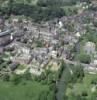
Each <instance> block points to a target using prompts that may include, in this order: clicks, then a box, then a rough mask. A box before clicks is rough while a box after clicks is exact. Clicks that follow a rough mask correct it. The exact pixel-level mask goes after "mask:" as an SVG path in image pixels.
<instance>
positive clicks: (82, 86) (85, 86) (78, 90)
mask: <svg viewBox="0 0 97 100" xmlns="http://www.w3.org/2000/svg"><path fill="white" fill-rule="evenodd" d="M94 79H96V80H97V74H85V77H84V79H83V82H82V83H75V84H74V85H73V88H72V89H71V88H69V87H68V88H67V90H66V95H67V96H69V95H70V94H71V93H75V94H76V95H81V94H82V92H84V91H86V92H87V94H88V96H87V98H90V97H91V95H92V93H93V91H92V89H93V87H94V85H93V84H91V81H92V80H94ZM95 91H97V89H96V90H95Z"/></svg>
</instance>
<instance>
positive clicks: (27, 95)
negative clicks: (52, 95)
mask: <svg viewBox="0 0 97 100" xmlns="http://www.w3.org/2000/svg"><path fill="white" fill-rule="evenodd" d="M48 89H49V88H48V86H46V85H42V84H40V83H37V82H27V84H25V85H23V84H19V85H12V84H11V83H8V82H2V81H0V100H37V98H38V96H39V94H40V93H41V92H42V91H48Z"/></svg>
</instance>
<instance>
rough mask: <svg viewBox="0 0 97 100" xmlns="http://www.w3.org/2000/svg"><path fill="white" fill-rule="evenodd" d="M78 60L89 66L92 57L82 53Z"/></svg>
mask: <svg viewBox="0 0 97 100" xmlns="http://www.w3.org/2000/svg"><path fill="white" fill-rule="evenodd" d="M78 60H79V61H80V62H81V63H85V64H89V63H90V62H91V57H90V55H87V54H84V53H82V54H79V55H78Z"/></svg>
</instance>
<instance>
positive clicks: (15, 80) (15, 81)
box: [10, 74, 21, 85]
mask: <svg viewBox="0 0 97 100" xmlns="http://www.w3.org/2000/svg"><path fill="white" fill-rule="evenodd" d="M10 81H11V82H12V83H13V84H14V85H17V84H19V83H20V82H21V76H19V75H16V74H12V75H11V77H10Z"/></svg>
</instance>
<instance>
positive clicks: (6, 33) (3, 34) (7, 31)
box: [0, 29, 11, 37]
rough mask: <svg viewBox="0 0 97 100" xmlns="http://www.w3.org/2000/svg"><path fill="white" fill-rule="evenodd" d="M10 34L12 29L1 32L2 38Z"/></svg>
mask: <svg viewBox="0 0 97 100" xmlns="http://www.w3.org/2000/svg"><path fill="white" fill-rule="evenodd" d="M10 33H11V30H10V29H7V30H6V31H3V32H0V37H2V36H5V35H8V34H10Z"/></svg>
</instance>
